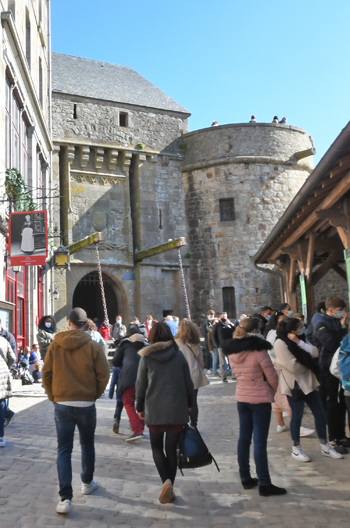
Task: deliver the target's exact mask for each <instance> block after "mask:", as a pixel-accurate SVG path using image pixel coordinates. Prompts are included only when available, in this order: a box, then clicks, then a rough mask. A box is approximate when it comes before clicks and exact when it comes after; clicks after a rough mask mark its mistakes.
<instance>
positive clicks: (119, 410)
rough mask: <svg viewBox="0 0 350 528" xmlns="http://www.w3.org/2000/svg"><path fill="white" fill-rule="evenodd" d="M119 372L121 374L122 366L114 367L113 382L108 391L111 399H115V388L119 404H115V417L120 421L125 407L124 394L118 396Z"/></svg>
mask: <svg viewBox="0 0 350 528" xmlns="http://www.w3.org/2000/svg"><path fill="white" fill-rule="evenodd" d="M119 374H120V368H119V367H113V374H112V379H111V383H110V385H109V392H108V398H109V399H110V400H113V396H114V389H115V395H116V400H117V404H116V406H115V411H114V419H117V420H118V421H120V417H121V415H122V410H123V408H124V403H123V395H121V396H119V397H118V380H119Z"/></svg>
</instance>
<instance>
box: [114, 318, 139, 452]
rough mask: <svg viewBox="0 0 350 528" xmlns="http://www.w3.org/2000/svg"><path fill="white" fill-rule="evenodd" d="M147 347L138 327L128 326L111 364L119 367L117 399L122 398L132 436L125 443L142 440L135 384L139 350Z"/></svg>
mask: <svg viewBox="0 0 350 528" xmlns="http://www.w3.org/2000/svg"><path fill="white" fill-rule="evenodd" d="M145 346H147V342H146V340H145V337H144V335H143V334H142V333H141V331H140V328H139V326H138V325H130V326H129V328H128V331H127V334H126V336H125V337H124V339H121V341H120V342H119V346H118V348H117V350H116V351H115V354H114V357H113V360H112V363H113V366H114V367H120V369H121V370H120V374H119V380H118V393H117V398H119V397H120V396H122V397H123V403H124V407H125V410H126V412H127V415H128V418H129V420H130V424H131V428H132V430H133V434H132V435H131V436H130V437H129V438H127V439H126V440H125V441H126V442H135V441H136V440H140V439H141V438H143V430H144V421H143V420H141V418H140V417H139V416H138V414H137V413H136V411H135V383H136V377H137V369H138V366H139V362H140V356H139V355H138V352H139V350H141V349H142V348H144V347H145Z"/></svg>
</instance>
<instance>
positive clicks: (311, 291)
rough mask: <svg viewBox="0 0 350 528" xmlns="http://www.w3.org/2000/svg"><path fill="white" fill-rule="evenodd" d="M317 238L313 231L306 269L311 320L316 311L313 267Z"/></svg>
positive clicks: (307, 297) (308, 309) (308, 313)
mask: <svg viewBox="0 0 350 528" xmlns="http://www.w3.org/2000/svg"><path fill="white" fill-rule="evenodd" d="M315 239H316V237H315V233H312V234H311V236H310V238H309V247H308V249H307V258H306V269H305V278H306V301H307V315H308V320H309V321H310V320H311V317H312V316H313V315H314V313H315V294H314V287H313V285H312V269H313V267H314V252H315Z"/></svg>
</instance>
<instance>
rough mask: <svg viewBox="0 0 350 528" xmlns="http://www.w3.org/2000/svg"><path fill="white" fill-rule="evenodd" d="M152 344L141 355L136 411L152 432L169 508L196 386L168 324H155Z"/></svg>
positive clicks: (162, 497)
mask: <svg viewBox="0 0 350 528" xmlns="http://www.w3.org/2000/svg"><path fill="white" fill-rule="evenodd" d="M149 341H150V343H151V344H150V346H148V347H146V348H143V349H142V350H140V351H139V354H140V356H141V360H140V363H139V368H138V373H137V380H136V410H137V411H138V412H139V416H140V418H142V419H144V420H145V422H146V425H147V426H148V428H149V431H150V440H151V448H152V454H153V460H154V463H155V465H156V468H157V470H158V473H159V475H160V478H161V479H162V482H163V486H162V490H161V494H160V496H159V502H160V503H161V504H166V503H169V502H173V500H174V499H175V495H174V491H173V484H174V480H175V476H176V469H177V458H176V447H177V444H178V441H179V437H180V433H181V431H182V429H183V426H184V425H185V424H186V423H187V422H188V413H189V411H190V410H191V407H192V405H193V382H192V379H191V375H190V370H189V367H188V363H187V360H186V358H185V357H184V355H183V354H182V352H181V351H180V350H179V348H178V346H177V344H176V343H175V341H174V338H173V336H172V333H171V331H170V328H169V326H168V325H167V324H165V323H156V324H154V325H153V326H152V329H151V331H150V335H149ZM164 435H165V446H164Z"/></svg>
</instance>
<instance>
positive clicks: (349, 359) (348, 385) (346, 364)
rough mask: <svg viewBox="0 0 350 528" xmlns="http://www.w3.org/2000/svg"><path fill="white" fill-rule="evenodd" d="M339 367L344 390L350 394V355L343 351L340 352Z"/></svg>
mask: <svg viewBox="0 0 350 528" xmlns="http://www.w3.org/2000/svg"><path fill="white" fill-rule="evenodd" d="M338 367H339V370H340V374H341V382H342V385H343V389H344V390H346V391H349V392H350V353H348V352H344V351H343V350H340V351H339V356H338Z"/></svg>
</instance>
